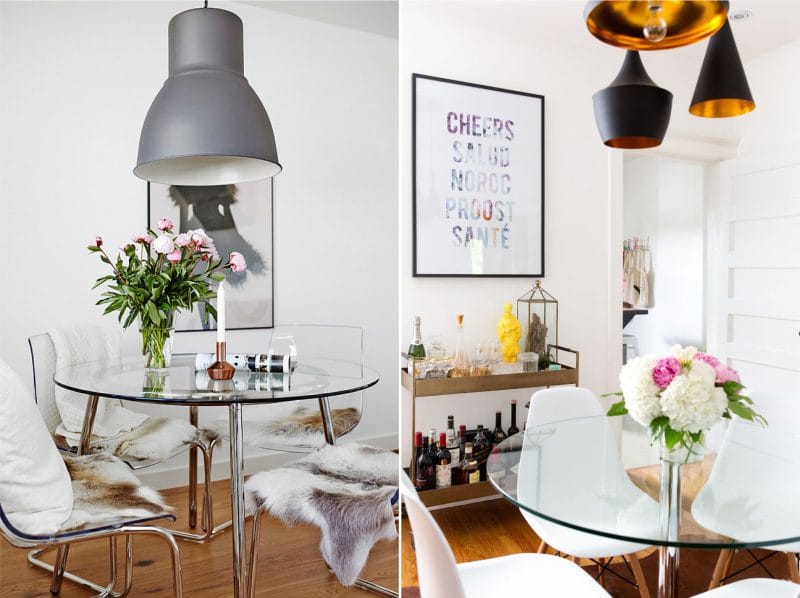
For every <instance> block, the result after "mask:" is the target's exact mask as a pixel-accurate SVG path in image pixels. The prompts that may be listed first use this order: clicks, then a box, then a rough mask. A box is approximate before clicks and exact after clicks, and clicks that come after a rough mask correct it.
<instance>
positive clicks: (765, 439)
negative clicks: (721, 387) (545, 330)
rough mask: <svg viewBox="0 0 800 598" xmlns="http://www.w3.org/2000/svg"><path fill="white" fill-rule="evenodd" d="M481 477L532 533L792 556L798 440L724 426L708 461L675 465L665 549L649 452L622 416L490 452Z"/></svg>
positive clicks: (562, 426)
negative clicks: (678, 490)
mask: <svg viewBox="0 0 800 598" xmlns="http://www.w3.org/2000/svg"><path fill="white" fill-rule="evenodd" d="M625 419H627V422H624V421H623V420H625ZM487 474H488V476H489V479H490V480H491V482H492V484H493V485H494V486H495V487H496V488H497V489H498V490H499V491H500V492H501V493H502V494H503V495H504V496H505V498H507V499H508V500H510V501H511V502H512V503H514V504H516V505H517V506H518V507H519V508H520V509H522V511H523V515H525V516H526V517H527V518H528V519H530V520H531V522H532V524H533V525H534V527H536V526H540V525H541V526H545V527H547V526H549V527H551V528H554V527H558V528H560V529H562V530H563V529H564V527H567V528H572V529H574V530H578V531H582V532H587V533H589V534H593V535H598V536H605V537H608V538H615V539H618V540H624V541H629V542H637V543H641V544H645V545H661V546H683V547H710V548H743V547H752V546H770V547H772V548H775V549H777V550H787V551H791V552H797V551H800V500H798V496H800V432H786V431H779V430H771V429H769V428H762V427H761V426H758V425H754V424H750V423H746V422H743V421H738V420H737V421H731V422H727V425H726V428H725V429H724V431H723V433H722V436H721V441H720V442H719V448H718V449H717V451H716V453H715V454H710V453H707V454H706V455H705V458H704V460H703V461H701V462H699V463H693V464H686V465H682V508H681V514H680V527H679V533H678V534H677V536H673V538H677V539H676V540H669V541H667V540H666V537H665V533H662V532H661V528H660V526H659V517H660V507H659V502H658V500H659V487H660V479H661V477H660V476H661V464H660V459H659V455H658V451H657V450H655V449H653V448H652V447H651V446H650V443H649V440H648V438H647V434H646V430H645V429H644V428H643V427H642V426H639V425H638V424H636V423H634V422H633V421H632V420H630V419H629V418H628V416H625V417H624V418H621V417H613V418H612V417H606V416H597V417H585V418H577V419H568V420H563V421H559V422H554V423H551V424H547V425H543V426H538V427H535V428H531V429H529V430H527V431H524V432H521V433H519V434H516V435H514V436H511V437H510V438H508V439H506V440H504V441H503V442H501V443H500V444H499V445H497V447H495V449H494V450H493V451H492V454H491V455H490V456H489V460H488V463H487ZM555 524H557V525H555ZM555 531H556V532H557V531H558V530H555ZM792 543H793V545H792ZM781 545H783V546H781Z"/></svg>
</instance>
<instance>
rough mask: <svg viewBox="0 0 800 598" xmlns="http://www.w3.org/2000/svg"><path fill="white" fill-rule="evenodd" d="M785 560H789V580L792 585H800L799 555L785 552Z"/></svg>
mask: <svg viewBox="0 0 800 598" xmlns="http://www.w3.org/2000/svg"><path fill="white" fill-rule="evenodd" d="M786 558H787V559H789V563H788V565H789V579H790V580H791V581H792V582H793V583H800V554H797V553H794V552H787V553H786Z"/></svg>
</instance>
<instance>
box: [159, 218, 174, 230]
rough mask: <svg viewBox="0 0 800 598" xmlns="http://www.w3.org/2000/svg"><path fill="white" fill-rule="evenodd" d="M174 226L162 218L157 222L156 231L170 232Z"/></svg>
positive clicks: (168, 220)
mask: <svg viewBox="0 0 800 598" xmlns="http://www.w3.org/2000/svg"><path fill="white" fill-rule="evenodd" d="M174 226H175V225H174V224H172V220H170V219H169V218H162V219H161V220H159V221H158V230H163V231H168V230H172V229H173V227H174Z"/></svg>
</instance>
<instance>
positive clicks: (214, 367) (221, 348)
mask: <svg viewBox="0 0 800 598" xmlns="http://www.w3.org/2000/svg"><path fill="white" fill-rule="evenodd" d="M226 345H227V343H225V342H224V341H223V342H221V343H220V342H217V360H216V361H215V362H214V363H212V364H211V367H210V368H208V369H207V370H206V371H207V372H208V377H209V378H211V379H212V380H230V379H231V378H233V373H234V372H235V371H236V368H234V367H233V366H232V365H231V364H230V363H228V362H227V361H225V358H226V356H227V347H226Z"/></svg>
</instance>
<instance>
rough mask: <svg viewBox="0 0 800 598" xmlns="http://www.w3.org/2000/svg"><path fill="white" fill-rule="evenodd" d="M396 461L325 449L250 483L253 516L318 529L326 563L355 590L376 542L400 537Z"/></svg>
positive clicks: (381, 454)
mask: <svg viewBox="0 0 800 598" xmlns="http://www.w3.org/2000/svg"><path fill="white" fill-rule="evenodd" d="M397 459H398V457H397V455H396V454H395V453H390V452H387V451H383V450H381V449H377V448H373V447H370V446H364V445H358V444H347V445H341V446H329V445H326V446H324V447H323V448H321V449H319V450H317V451H315V452H313V453H311V454H309V455H307V456H306V457H304V458H303V459H300V460H299V461H297V462H295V463H290V464H289V465H285V466H283V467H280V468H278V469H274V470H271V471H266V472H263V473H257V474H255V475H254V476H252V477H251V478H250V479H249V480H247V482H246V483H245V491H246V496H247V501H248V510H249V512H253V511H254V510H255V509H256V508H265V509H268V510H269V512H270V513H271V514H272V515H273V516H275V517H278V518H279V519H281V520H282V521H283V522H284V523H286V524H287V525H293V524H295V523H311V524H313V525H316V526H318V527H319V528H320V529H321V531H322V541H321V543H320V550H321V552H322V557H323V558H324V559H325V562H326V563H327V564H328V566H329V567H330V568H331V569H332V570H333V572H334V573H335V574H336V577H338V578H339V581H340V582H341V583H342V584H344V585H345V586H350V585H352V584H353V583H354V582H355V580H356V578H357V577H358V574H359V572H360V571H361V570H362V569H363V568H364V565H365V564H366V562H367V557H368V556H369V551H370V550H371V549H372V546H373V545H374V544H375V542H377V541H378V540H393V539H395V538H396V537H397V529H396V527H395V523H394V511H393V509H392V504H391V501H392V499H393V497H394V496H395V495H396V493H397V487H398V473H397V472H398V461H397Z"/></svg>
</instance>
